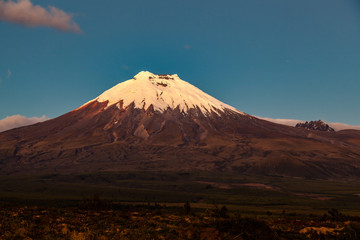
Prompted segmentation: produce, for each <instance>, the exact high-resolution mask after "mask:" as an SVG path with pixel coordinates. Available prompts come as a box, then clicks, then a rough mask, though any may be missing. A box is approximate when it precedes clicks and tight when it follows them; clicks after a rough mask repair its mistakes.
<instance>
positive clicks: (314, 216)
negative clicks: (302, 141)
mask: <svg viewBox="0 0 360 240" xmlns="http://www.w3.org/2000/svg"><path fill="white" fill-rule="evenodd" d="M359 193H360V182H358V181H356V180H346V181H341V180H336V181H335V180H315V179H301V178H287V177H279V176H256V175H239V174H230V173H222V172H218V173H216V174H215V173H209V172H181V173H175V172H102V173H95V174H72V175H57V174H46V175H28V176H16V175H11V176H1V177H0V210H1V211H0V232H2V233H3V235H1V236H0V239H23V238H25V237H29V238H30V239H101V238H102V239H264V238H261V237H259V236H263V235H264V232H265V233H266V234H267V235H268V236H270V237H271V238H268V239H360V238H359V237H360V204H359V203H360V195H359ZM186 202H189V203H190V205H191V211H188V210H186V209H184V203H186ZM223 206H225V214H224V213H221V209H222V207H223ZM44 219H45V220H44ZM98 222H100V223H101V224H100V223H99V224H100V225H99V224H98ZM16 229H20V230H16ZM40 229H43V232H41V230H40ZM257 229H260V230H259V231H257ZM301 231H302V232H301ZM300 232H301V233H300ZM5 233H6V234H7V235H4V234H5ZM19 234H20V235H19ZM207 234H208V235H207ZM209 234H210V235H209ZM244 234H245V235H244ZM246 234H247V235H249V236H248V237H247V238H246V237H245V236H247V235H246ZM17 235H19V236H18V237H19V238H16V236H17ZM210 236H211V237H210Z"/></svg>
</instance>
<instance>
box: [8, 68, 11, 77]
mask: <svg viewBox="0 0 360 240" xmlns="http://www.w3.org/2000/svg"><path fill="white" fill-rule="evenodd" d="M11 75H12V72H11V71H10V69H8V72H7V78H10V77H11Z"/></svg>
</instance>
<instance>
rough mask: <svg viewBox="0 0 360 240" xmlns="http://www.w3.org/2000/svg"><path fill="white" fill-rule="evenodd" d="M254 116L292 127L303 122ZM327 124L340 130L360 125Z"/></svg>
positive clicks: (355, 127)
mask: <svg viewBox="0 0 360 240" xmlns="http://www.w3.org/2000/svg"><path fill="white" fill-rule="evenodd" d="M256 117H257V118H260V119H263V120H266V121H269V122H273V123H277V124H282V125H287V126H292V127H295V125H296V124H297V123H299V122H305V121H303V120H296V119H281V118H267V117H258V116H256ZM327 124H328V125H329V126H330V127H332V128H333V129H335V131H340V130H345V129H355V130H360V126H357V125H349V124H345V123H329V122H327Z"/></svg>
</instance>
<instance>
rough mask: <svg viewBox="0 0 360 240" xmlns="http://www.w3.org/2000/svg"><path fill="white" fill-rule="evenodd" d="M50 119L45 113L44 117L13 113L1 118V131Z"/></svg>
mask: <svg viewBox="0 0 360 240" xmlns="http://www.w3.org/2000/svg"><path fill="white" fill-rule="evenodd" d="M48 119H49V118H48V117H46V116H45V115H44V116H42V117H32V118H27V117H25V116H21V115H13V116H10V117H6V118H4V119H1V120H0V132H3V131H6V130H9V129H13V128H17V127H22V126H27V125H31V124H35V123H37V122H43V121H46V120H48Z"/></svg>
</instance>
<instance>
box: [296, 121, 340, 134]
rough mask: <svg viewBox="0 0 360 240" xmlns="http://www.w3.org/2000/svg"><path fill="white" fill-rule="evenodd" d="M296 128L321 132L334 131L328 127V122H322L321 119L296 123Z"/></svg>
mask: <svg viewBox="0 0 360 240" xmlns="http://www.w3.org/2000/svg"><path fill="white" fill-rule="evenodd" d="M295 127H297V128H304V129H307V130H316V131H322V132H335V130H334V129H333V128H332V127H330V126H329V125H328V124H326V123H324V122H323V121H321V120H318V121H310V122H308V121H306V122H305V123H298V124H296V126H295Z"/></svg>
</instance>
